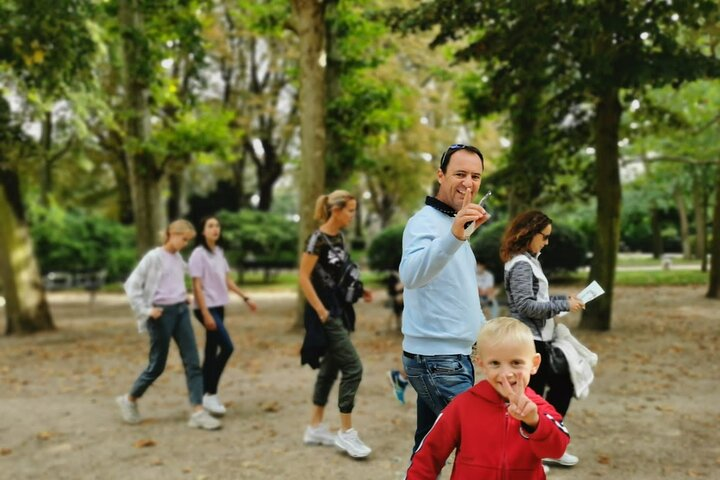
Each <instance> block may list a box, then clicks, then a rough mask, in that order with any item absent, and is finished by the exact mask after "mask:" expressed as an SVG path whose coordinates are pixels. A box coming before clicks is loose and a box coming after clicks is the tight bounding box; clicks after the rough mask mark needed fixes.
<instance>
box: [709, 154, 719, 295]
mask: <svg viewBox="0 0 720 480" xmlns="http://www.w3.org/2000/svg"><path fill="white" fill-rule="evenodd" d="M706 296H707V297H708V298H720V159H718V168H717V178H716V179H715V208H714V210H713V228H712V244H711V245H710V281H709V282H708V291H707V295H706Z"/></svg>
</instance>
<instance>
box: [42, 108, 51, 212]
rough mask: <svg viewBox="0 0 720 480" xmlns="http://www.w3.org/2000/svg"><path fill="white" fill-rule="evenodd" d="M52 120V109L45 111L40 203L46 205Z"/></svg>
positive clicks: (49, 176)
mask: <svg viewBox="0 0 720 480" xmlns="http://www.w3.org/2000/svg"><path fill="white" fill-rule="evenodd" d="M52 136H53V121H52V111H49V112H45V115H44V117H43V121H42V131H41V133H40V144H41V145H42V174H41V176H40V205H42V206H44V207H47V206H48V205H49V203H50V192H51V191H52V188H53V173H52V171H53V161H52V158H51V157H52V152H51V150H52Z"/></svg>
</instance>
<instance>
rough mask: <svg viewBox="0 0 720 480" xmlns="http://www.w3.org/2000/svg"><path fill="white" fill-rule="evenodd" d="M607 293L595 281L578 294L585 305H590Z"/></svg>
mask: <svg viewBox="0 0 720 480" xmlns="http://www.w3.org/2000/svg"><path fill="white" fill-rule="evenodd" d="M603 293H605V290H603V288H602V287H601V286H600V284H599V283H597V282H596V281H595V280H593V281H592V283H590V285H588V286H587V287H585V288H583V289H582V291H581V292H580V293H578V294H577V298H578V299H579V300H581V301H582V302H583V303H588V302H589V301H590V300H594V299H596V298H597V297H599V296H600V295H602V294H603Z"/></svg>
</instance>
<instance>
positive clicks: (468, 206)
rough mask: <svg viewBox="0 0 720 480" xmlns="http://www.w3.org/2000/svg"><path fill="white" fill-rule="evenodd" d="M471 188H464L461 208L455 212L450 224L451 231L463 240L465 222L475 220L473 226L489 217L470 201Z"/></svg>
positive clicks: (478, 224) (480, 223)
mask: <svg viewBox="0 0 720 480" xmlns="http://www.w3.org/2000/svg"><path fill="white" fill-rule="evenodd" d="M472 197H473V194H472V189H471V188H467V189H466V190H465V197H464V198H463V203H462V208H461V209H460V210H459V211H458V212H457V214H455V221H454V222H453V224H452V227H451V231H452V234H453V235H455V238H457V239H458V240H465V224H466V223H468V222H475V228H477V227H479V226H480V225H482V224H483V223H485V222H487V221H488V220H489V219H490V214H489V213H487V212H486V211H485V209H484V208H483V207H481V206H480V205H478V204H476V203H472Z"/></svg>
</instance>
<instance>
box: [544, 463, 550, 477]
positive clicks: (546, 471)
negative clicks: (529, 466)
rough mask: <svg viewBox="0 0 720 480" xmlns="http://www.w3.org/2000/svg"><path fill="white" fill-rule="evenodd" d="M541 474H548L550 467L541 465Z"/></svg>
mask: <svg viewBox="0 0 720 480" xmlns="http://www.w3.org/2000/svg"><path fill="white" fill-rule="evenodd" d="M543 472H545V475H547V474H548V473H550V467H548V466H547V465H543Z"/></svg>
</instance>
